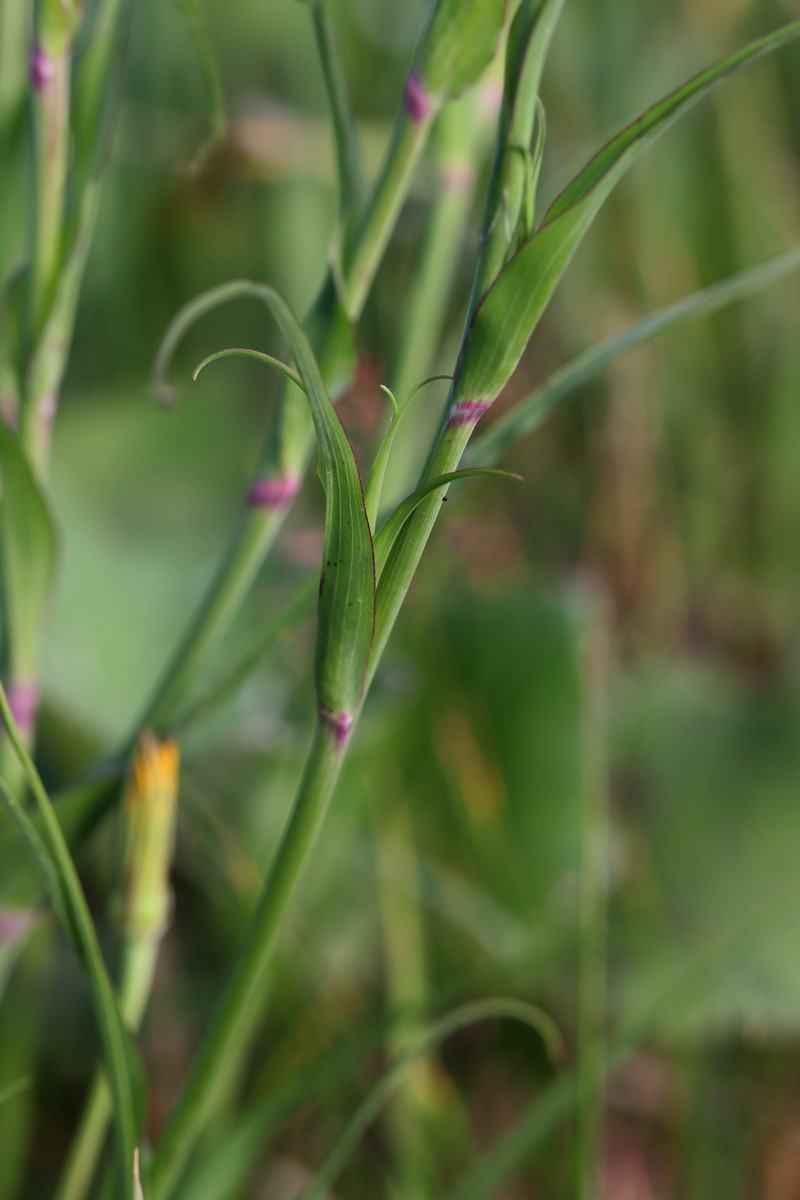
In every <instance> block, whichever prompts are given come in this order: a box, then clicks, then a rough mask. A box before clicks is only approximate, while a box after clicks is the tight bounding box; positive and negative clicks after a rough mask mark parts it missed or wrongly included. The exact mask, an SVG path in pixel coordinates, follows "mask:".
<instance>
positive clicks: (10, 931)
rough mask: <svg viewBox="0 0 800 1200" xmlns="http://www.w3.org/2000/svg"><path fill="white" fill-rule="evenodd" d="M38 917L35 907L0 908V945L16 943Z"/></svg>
mask: <svg viewBox="0 0 800 1200" xmlns="http://www.w3.org/2000/svg"><path fill="white" fill-rule="evenodd" d="M38 919H39V914H38V913H37V912H36V910H35V909H33V908H0V945H3V944H5V945H6V946H13V945H15V943H16V942H18V941H19V940H20V938H23V937H24V936H25V934H26V933H27V932H28V930H29V929H31V928H32V927H33V926H34V925H35V924H36V922H37V921H38Z"/></svg>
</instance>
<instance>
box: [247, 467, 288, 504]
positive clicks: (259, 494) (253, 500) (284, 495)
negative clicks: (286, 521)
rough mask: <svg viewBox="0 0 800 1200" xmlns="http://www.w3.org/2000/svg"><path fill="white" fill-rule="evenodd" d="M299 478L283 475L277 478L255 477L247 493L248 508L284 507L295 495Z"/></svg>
mask: <svg viewBox="0 0 800 1200" xmlns="http://www.w3.org/2000/svg"><path fill="white" fill-rule="evenodd" d="M299 487H300V479H299V476H297V475H284V476H282V477H279V478H277V479H256V481H255V482H254V483H253V485H252V487H251V488H250V491H249V492H248V493H247V506H248V508H285V507H286V505H287V504H290V503H291V501H292V500H294V498H295V496H296V495H297V492H298V489H299Z"/></svg>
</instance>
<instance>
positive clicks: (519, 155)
mask: <svg viewBox="0 0 800 1200" xmlns="http://www.w3.org/2000/svg"><path fill="white" fill-rule="evenodd" d="M563 3H564V0H523V3H522V4H521V5H520V6H519V8H518V10H517V13H516V16H515V17H514V20H513V22H512V24H511V29H510V31H509V35H508V50H507V53H506V70H505V81H504V84H503V105H502V108H501V110H500V120H499V128H498V133H497V147H496V150H495V158H494V163H493V165H492V174H491V179H490V181H489V189H488V192H487V195H486V205H485V208H484V213H483V224H482V228H483V241H482V245H481V254H480V260H479V262H478V268H477V271H476V275H475V282H474V287H473V295H474V296H475V298H476V299H478V298H480V297H481V296H483V295H484V293H485V292H486V291H487V290H488V288H489V286H490V285H491V284H492V283H493V282H494V280H495V279H496V278H497V276H498V274H499V272H500V270H501V269H502V267H503V265H504V264H505V262H506V260H507V258H508V256H509V253H511V252H512V251H513V250H514V249H515V248H516V245H517V240H518V229H519V227H520V223H521V221H524V217H525V216H526V204H527V207H528V208H531V209H532V208H533V206H534V204H535V198H536V183H537V181H538V167H539V165H540V164H541V154H542V151H543V150H544V122H543V120H542V119H541V115H540V106H539V102H538V101H539V87H540V85H541V79H542V71H543V69H544V63H545V59H546V57H547V51H548V49H549V46H550V40H551V38H552V36H553V33H554V31H555V27H556V23H557V21H558V18H559V16H560V15H561V9H562V7H563ZM534 134H536V147H535V152H534V155H533V162H534V164H535V165H534V170H533V171H532V172H531V170H530V166H529V159H528V157H527V156H528V148H529V147H530V145H531V142H532V141H533V139H534ZM520 232H521V231H520ZM532 232H533V230H532V229H531V230H530V231H529V234H528V236H529V235H530V233H532Z"/></svg>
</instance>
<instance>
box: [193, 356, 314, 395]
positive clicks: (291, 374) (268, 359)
mask: <svg viewBox="0 0 800 1200" xmlns="http://www.w3.org/2000/svg"><path fill="white" fill-rule="evenodd" d="M232 357H238V358H257V359H258V360H259V362H263V363H266V364H267V366H268V367H274V368H275V370H276V371H280V373H281V374H282V375H285V376H286V378H287V379H291V381H292V383H294V384H296V386H297V387H299V388H300V389H301V390H302V391H305V390H306V389H305V387H304V386H303V381H302V379H301V378H300V376H299V375H298V374H297V372H296V371H293V370H292V368H291V367H287V365H286V363H284V362H281V360H280V359H279V358H273V356H272V355H271V354H265V353H264V351H263V350H249V349H248V348H247V347H246V346H229V347H228V348H227V349H226V350H217V351H216V353H214V354H208V355H207V356H206V357H205V358H204V359H203V360H202V362H199V363H198V364H197V366H196V367H195V369H194V370H193V371H192V379H193V380H194V382H195V383H196V382H197V377H198V375H199V374H200V372H201V371H202V370H204V368H205V367H207V366H208V364H209V363H212V362H215V361H216V360H217V359H218V358H232Z"/></svg>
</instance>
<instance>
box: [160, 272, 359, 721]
mask: <svg viewBox="0 0 800 1200" xmlns="http://www.w3.org/2000/svg"><path fill="white" fill-rule="evenodd" d="M242 296H250V297H252V298H254V299H257V300H260V301H261V302H262V303H263V304H265V305H266V306H267V308H269V310H270V311H271V313H272V315H273V317H274V318H275V321H276V322H277V324H278V326H279V328H280V330H281V333H282V334H283V336H284V338H285V339H286V341H287V342H288V344H289V347H290V349H291V351H292V356H293V358H294V361H295V364H296V366H297V369H298V373H299V376H300V378H301V380H302V384H303V387H304V390H305V394H306V396H307V398H308V403H309V405H310V408H311V414H312V417H313V420H314V427H315V429H316V434H317V443H318V446H319V458H318V469H319V474H320V478H321V479H322V484H323V487H324V489H325V498H326V503H325V534H324V541H323V567H322V575H321V578H320V586H319V603H318V608H317V641H316V650H315V683H316V690H317V701H318V704H319V705H320V710H321V711H326V712H328V713H329V714H335V713H340V712H343V713H346V714H352V712H353V711H354V710H355V709H356V708H357V707H358V704H359V702H360V700H361V693H362V690H363V683H364V674H365V671H366V664H367V660H368V658H369V651H370V647H371V645H372V637H373V632H374V623H375V563H374V557H373V550H372V535H371V533H370V528H369V522H368V521H367V515H366V511H365V508H364V494H363V490H362V487H361V477H360V475H359V472H358V466H357V464H356V460H355V457H354V455H353V451H352V448H351V446H350V443H349V441H348V440H347V435H346V434H345V431H344V429H343V428H342V423H341V421H340V420H339V418H338V416H337V414H336V410H335V408H334V407H333V403H332V401H331V399H330V397H329V396H328V393H327V392H326V390H325V385H324V383H323V379H322V374H321V372H320V368H319V366H318V364H317V361H316V359H315V357H314V354H313V351H312V349H311V346H310V344H309V342H308V339H307V337H306V335H305V334H304V332H303V330H302V329H301V327H300V325H299V323H298V321H297V320H296V318H295V317H294V315H293V314H292V312H291V310H290V309H289V307H288V305H287V304H286V303H285V301H284V300H283V299H282V298H281V296H280V295H279V294H278V293H277V292H276V291H274V290H273V289H272V288H270V287H268V286H266V285H265V284H259V283H254V282H251V281H250V280H235V281H233V282H232V283H227V284H223V285H222V286H221V287H218V288H212V289H211V290H210V291H208V292H204V293H203V295H202V296H199V297H198V298H197V299H196V300H195V301H193V302H192V303H191V304H189V305H187V306H186V307H185V308H184V309H183V310H182V311H181V313H180V314H179V316H178V318H176V320H175V321H173V323H172V325H171V326H170V328H169V330H168V331H167V334H166V335H165V337H164V339H163V341H162V343H161V346H160V347H159V350H158V353H157V355H156V361H155V365H154V375H155V384H156V388H157V390H158V391H159V393H160V394H161V396H162V399H163V398H164V396H165V395H166V396H167V397H168V398H169V400H170V401H171V399H172V394H171V392H170V391H169V390H168V389H167V390H166V392H165V376H166V369H167V367H168V365H169V361H170V358H171V356H172V353H173V351H174V349H175V346H176V345H177V342H178V341H179V339H180V338H181V337H182V336H183V334H184V332H185V331H186V329H187V328H188V327H189V326H190V325H191V324H192V323H193V322H194V320H196V319H197V318H198V317H199V316H202V315H203V314H204V313H206V312H208V311H210V310H211V309H212V308H215V307H217V306H218V305H220V304H224V303H226V302H227V301H229V300H233V299H236V298H238V297H242ZM223 353H225V354H231V353H236V351H234V350H228V351H224V352H223ZM245 353H246V354H249V353H251V352H250V351H245ZM268 361H270V362H271V364H272V365H279V368H280V369H281V370H284V369H285V368H284V366H283V364H275V363H274V362H273V361H272V360H271V358H269V359H268Z"/></svg>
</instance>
